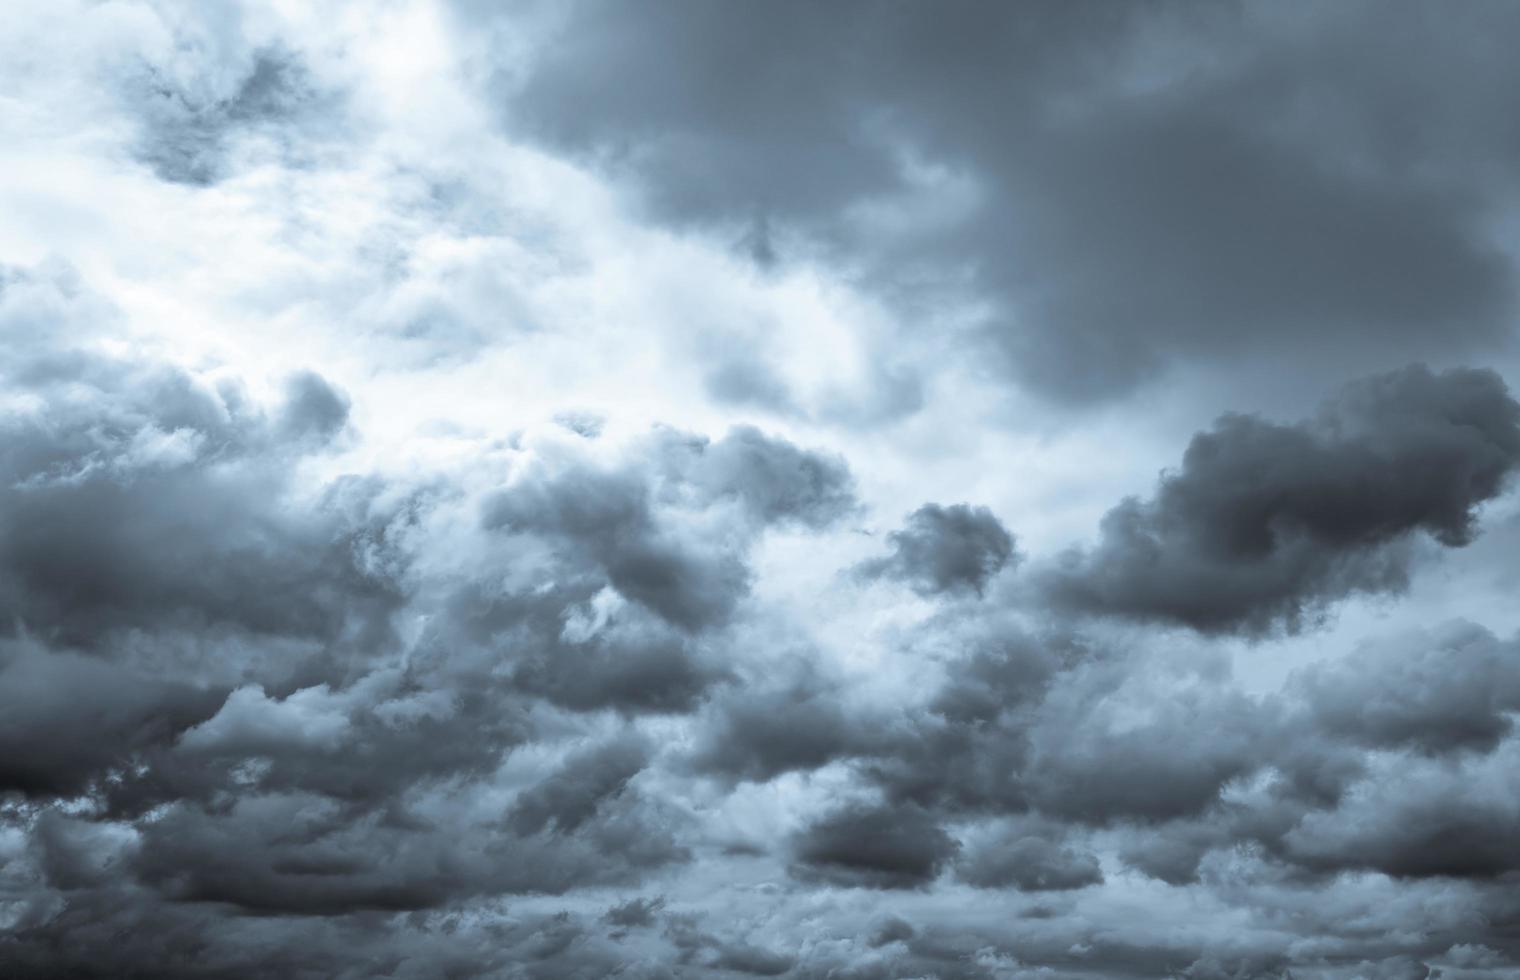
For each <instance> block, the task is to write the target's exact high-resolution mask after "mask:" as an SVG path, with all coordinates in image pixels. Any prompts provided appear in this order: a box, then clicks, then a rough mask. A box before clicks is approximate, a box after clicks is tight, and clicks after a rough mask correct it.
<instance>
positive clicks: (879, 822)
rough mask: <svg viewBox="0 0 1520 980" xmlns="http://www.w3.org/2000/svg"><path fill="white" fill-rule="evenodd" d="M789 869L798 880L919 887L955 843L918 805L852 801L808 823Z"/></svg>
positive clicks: (943, 861)
mask: <svg viewBox="0 0 1520 980" xmlns="http://www.w3.org/2000/svg"><path fill="white" fill-rule="evenodd" d="M793 846H794V852H795V857H796V860H795V863H793V864H792V866H791V870H792V873H793V874H794V875H797V876H799V877H801V878H803V879H804V880H812V881H818V882H821V883H826V884H831V885H838V886H842V887H856V888H921V887H924V886H926V885H928V884H929V883H930V882H931V881H933V880H934V879H935V878H936V877H937V876H938V875H939V873H940V870H941V869H942V868H943V867H944V866H945V864H946V862H948V861H949V860H950V858H951V857H953V856H954V854H955V851H956V843H955V841H954V840H953V839H952V838H951V837H950V835H949V834H947V833H945V831H944V830H943V829H941V828H940V827H939V826H938V825H937V824H935V823H934V820H933V818H932V817H931V816H930V815H929V814H928V813H926V812H925V811H924V810H922V809H920V808H918V807H915V806H911V805H906V806H899V807H884V806H869V805H855V806H847V807H844V808H842V809H840V810H838V811H835V812H833V813H829V814H826V815H824V816H823V817H821V818H820V819H818V820H817V821H816V822H814V823H812V824H811V825H809V826H808V827H807V829H806V830H804V831H803V832H802V833H800V834H799V835H798V837H797V839H796V841H795V842H794V845H793Z"/></svg>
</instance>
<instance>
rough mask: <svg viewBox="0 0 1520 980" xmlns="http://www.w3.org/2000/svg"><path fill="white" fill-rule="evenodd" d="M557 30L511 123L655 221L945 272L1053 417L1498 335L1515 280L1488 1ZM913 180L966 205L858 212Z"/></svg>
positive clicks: (1041, 9) (616, 21) (660, 22)
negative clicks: (981, 310)
mask: <svg viewBox="0 0 1520 980" xmlns="http://www.w3.org/2000/svg"><path fill="white" fill-rule="evenodd" d="M460 6H461V7H462V8H464V9H466V10H468V11H469V12H470V15H471V16H474V15H478V14H479V13H480V11H479V10H478V9H476V7H475V5H471V4H467V3H464V4H460ZM526 9H529V10H532V9H535V8H533V7H531V6H530V7H527V8H526ZM558 14H559V16H556V17H538V18H536V19H527V22H528V23H533V24H541V23H551V24H553V25H554V26H553V27H552V28H547V29H544V30H543V31H542V32H541V34H540V36H538V38H537V40H538V45H537V47H536V48H535V51H534V55H533V57H532V59H531V60H530V61H529V63H528V64H527V65H526V66H524V65H522V64H521V63H513V64H512V65H511V67H510V70H503V72H502V73H501V83H500V85H499V86H498V92H499V94H500V98H501V105H502V120H503V125H504V127H505V128H506V129H507V131H508V132H512V133H514V134H516V133H522V134H526V135H528V136H530V137H532V138H534V139H536V140H538V141H540V142H542V143H543V144H545V145H547V146H550V147H553V148H556V149H559V150H563V151H567V152H569V153H572V154H574V155H576V156H577V157H578V158H580V159H583V160H586V161H589V162H591V163H592V164H593V165H594V166H596V167H598V168H599V169H600V170H602V171H603V172H606V173H608V174H610V175H612V176H613V177H614V178H615V179H617V180H619V181H622V182H624V183H625V184H626V185H628V186H630V187H631V188H632V189H633V190H634V192H635V193H636V195H637V196H638V198H639V199H640V200H641V201H642V202H643V204H644V205H645V207H646V208H647V209H648V210H649V211H650V212H651V213H652V214H654V215H655V216H657V217H658V218H660V219H662V220H666V221H670V222H673V223H675V224H677V225H680V226H692V225H696V226H701V227H709V228H712V227H717V228H730V229H733V228H748V227H751V226H752V225H754V224H755V222H756V220H757V219H756V217H755V216H756V215H758V216H759V219H758V221H759V223H760V227H763V228H765V229H766V230H767V233H766V234H765V236H764V239H763V240H764V241H765V242H766V243H767V245H766V248H765V249H763V251H762V254H763V255H764V256H766V261H767V263H771V262H774V261H776V260H777V259H776V256H777V255H778V252H779V255H780V260H781V261H785V260H786V258H787V255H786V253H785V252H784V251H779V250H778V249H777V247H776V246H775V244H774V242H775V240H776V237H777V235H776V233H777V231H778V229H797V230H799V231H801V232H802V233H803V234H804V235H806V236H810V237H812V238H813V239H816V240H818V241H821V242H823V243H825V246H824V247H825V249H827V250H830V251H831V252H832V253H833V254H836V255H837V256H839V257H840V258H841V260H842V261H844V262H847V263H854V264H860V263H866V264H868V265H871V264H874V265H875V267H876V268H878V269H879V270H880V271H879V273H878V277H879V279H880V281H881V283H882V289H883V290H884V291H885V292H886V293H887V294H888V295H898V294H910V293H913V292H915V291H914V290H908V289H900V288H899V287H896V286H894V285H893V284H894V283H898V282H901V279H902V274H903V271H904V270H905V269H911V270H913V271H914V272H915V273H916V277H917V280H918V282H916V283H915V285H918V284H919V283H922V282H928V283H931V284H938V286H939V288H940V290H941V292H944V291H953V289H954V288H956V287H954V286H952V285H951V284H955V283H961V284H963V283H964V282H965V280H966V277H967V274H968V273H967V270H968V269H969V270H971V271H970V273H969V275H970V278H971V291H972V293H973V294H974V296H975V298H976V299H977V300H981V301H984V302H988V303H991V304H993V305H994V307H995V312H994V313H993V314H992V315H991V317H990V318H989V320H988V322H987V324H986V332H985V338H984V339H985V340H986V342H987V345H988V347H990V348H991V349H992V350H993V351H998V352H1001V354H1002V355H1004V356H1005V358H1006V361H1005V363H1006V366H1007V368H1008V370H1009V371H1010V372H1011V373H1012V374H1013V375H1014V376H1015V377H1016V378H1017V379H1018V380H1019V381H1020V382H1021V383H1022V384H1024V385H1026V386H1029V387H1031V388H1034V389H1036V390H1039V391H1040V392H1042V393H1043V394H1045V395H1047V396H1050V397H1052V398H1054V399H1056V400H1059V401H1075V402H1086V401H1090V400H1102V399H1111V398H1114V397H1116V396H1118V395H1121V394H1123V393H1124V392H1126V391H1128V390H1130V389H1132V388H1133V387H1134V386H1135V385H1137V384H1139V383H1141V382H1143V381H1146V380H1148V379H1150V378H1153V377H1155V376H1156V375H1157V374H1159V373H1161V372H1163V371H1165V370H1167V369H1168V368H1170V367H1172V366H1173V365H1175V364H1177V363H1179V362H1182V363H1187V362H1198V361H1206V362H1207V361H1212V362H1214V363H1219V362H1220V361H1221V360H1223V359H1226V358H1229V357H1231V356H1233V355H1238V354H1241V353H1246V352H1250V353H1253V354H1256V355H1258V356H1266V357H1277V358H1291V357H1293V354H1294V351H1295V350H1296V349H1297V346H1298V345H1299V344H1302V343H1313V344H1314V345H1315V349H1316V350H1317V351H1318V352H1319V355H1320V357H1321V358H1322V359H1323V360H1324V361H1326V362H1333V363H1336V364H1338V365H1340V366H1341V367H1342V369H1343V370H1344V369H1345V368H1346V367H1349V366H1350V365H1353V364H1356V363H1358V362H1359V361H1363V360H1365V358H1367V357H1368V356H1376V355H1378V354H1379V353H1380V352H1383V351H1386V350H1389V349H1393V350H1397V351H1399V352H1401V353H1402V355H1403V356H1404V357H1405V358H1410V357H1429V356H1434V355H1438V354H1440V353H1442V352H1443V351H1445V350H1449V349H1451V347H1450V346H1448V345H1454V346H1455V347H1457V348H1463V347H1466V348H1468V349H1481V348H1483V347H1487V348H1490V349H1492V348H1493V347H1494V346H1496V345H1499V344H1502V343H1503V341H1504V336H1505V332H1506V323H1507V317H1508V315H1509V313H1510V311H1511V310H1512V300H1513V294H1514V283H1513V279H1512V277H1511V276H1510V274H1509V271H1508V265H1509V263H1508V262H1507V261H1506V260H1505V259H1504V257H1503V254H1502V252H1501V251H1500V250H1499V249H1498V247H1497V246H1496V244H1495V243H1494V241H1493V240H1492V239H1491V238H1490V237H1489V235H1488V233H1487V231H1486V228H1485V226H1486V224H1487V221H1488V219H1490V218H1493V217H1494V216H1495V215H1497V214H1499V213H1502V205H1501V204H1500V203H1499V202H1500V201H1502V200H1503V199H1504V195H1505V193H1506V192H1507V191H1508V190H1510V189H1511V182H1510V178H1509V176H1508V173H1507V171H1508V169H1509V168H1508V167H1507V165H1506V163H1505V161H1510V160H1513V157H1514V153H1515V149H1516V146H1517V141H1516V140H1515V138H1514V135H1513V133H1512V132H1511V131H1510V128H1508V127H1493V126H1490V125H1488V122H1487V120H1489V119H1491V118H1492V116H1493V112H1494V111H1495V109H1496V108H1497V107H1496V106H1494V103H1493V100H1492V97H1491V96H1490V95H1489V94H1488V93H1490V92H1492V91H1497V90H1502V89H1503V87H1504V86H1506V85H1508V84H1510V83H1512V82H1513V80H1514V72H1513V69H1512V67H1510V66H1509V65H1507V63H1506V62H1505V61H1504V59H1502V57H1500V56H1498V54H1497V52H1492V51H1490V48H1491V45H1488V44H1486V43H1485V40H1484V39H1485V36H1486V35H1488V34H1489V33H1490V32H1492V31H1496V30H1497V31H1501V32H1502V31H1503V30H1504V29H1505V28H1504V26H1502V25H1507V24H1509V23H1510V21H1511V20H1512V11H1510V10H1508V9H1507V8H1505V7H1504V6H1503V5H1495V4H1481V5H1474V6H1471V7H1469V8H1467V9H1466V10H1464V11H1463V14H1462V16H1458V17H1453V18H1442V19H1439V20H1438V21H1437V20H1433V19H1432V18H1429V17H1426V16H1423V15H1422V12H1421V11H1419V10H1418V9H1416V8H1401V10H1400V12H1399V15H1398V16H1392V17H1389V16H1383V15H1382V13H1381V12H1380V11H1379V10H1378V9H1376V8H1375V7H1373V6H1370V5H1364V4H1354V5H1346V6H1342V7H1339V8H1337V9H1336V10H1335V11H1326V10H1325V9H1324V8H1322V7H1317V6H1312V5H1288V6H1286V7H1277V8H1274V9H1273V10H1272V11H1271V12H1267V11H1261V10H1256V9H1252V8H1249V7H1245V8H1238V7H1234V6H1227V7H1219V6H1213V5H1201V4H1187V3H1182V4H1168V5H1163V6H1160V7H1152V8H1144V9H1115V10H1104V11H1094V10H1091V9H1085V8H1072V7H1071V6H1070V5H1066V4H1056V3H1041V4H1035V5H1027V4H1026V5H1020V6H1019V7H1018V8H1017V9H1001V8H994V9H988V8H987V7H985V6H984V5H980V4H975V3H959V2H956V3H949V4H938V5H935V7H934V8H933V9H932V10H930V9H919V8H915V7H913V6H911V5H900V6H894V7H892V9H890V10H886V11H883V10H880V9H879V8H877V7H874V6H872V5H867V4H858V3H843V4H830V5H828V6H827V7H824V8H820V7H818V6H816V5H809V4H801V3H787V4H784V5H782V6H781V7H780V8H779V9H768V10H767V11H765V12H763V13H762V12H759V11H753V12H739V11H722V12H717V11H712V10H708V9H705V6H704V5H702V4H700V3H698V4H676V5H671V6H666V7H664V8H663V9H661V10H658V11H652V10H645V9H643V8H636V9H630V8H627V7H623V6H619V5H616V4H607V3H596V2H585V3H579V4H576V5H574V6H572V7H570V8H569V9H568V10H561V11H559V12H558ZM841 52H848V54H847V55H845V56H841V54H840V53H841ZM1475 55H1476V56H1475ZM783 66H784V67H783ZM1411 108H1413V110H1414V111H1415V112H1418V113H1419V114H1420V116H1421V118H1429V119H1431V120H1440V122H1439V123H1438V124H1432V125H1428V126H1418V127H1413V126H1410V125H1409V124H1408V120H1409V118H1411V116H1410V115H1409V111H1410V109H1411ZM934 167H938V168H941V171H942V172H943V173H948V174H949V175H953V176H954V178H955V179H958V180H960V181H961V182H962V183H964V184H965V185H968V187H969V188H970V190H969V191H968V193H969V194H972V195H974V199H975V202H976V206H975V207H974V208H967V209H965V211H964V212H956V211H954V210H953V209H950V210H949V213H948V214H947V215H946V216H945V217H944V218H942V219H940V220H938V221H935V222H929V223H924V222H911V223H902V224H896V225H894V224H886V223H883V224H882V225H873V224H871V223H869V222H867V221H864V220H863V219H862V217H861V216H862V215H864V214H867V213H871V211H870V209H872V208H877V209H882V208H891V207H893V206H896V207H900V208H902V209H903V210H904V211H908V212H912V211H913V209H914V208H915V207H924V205H923V203H922V202H923V201H925V200H933V198H934V194H935V193H936V190H937V188H935V187H934V186H933V185H928V186H925V182H926V180H928V179H929V178H926V177H924V176H923V173H924V171H925V170H928V169H929V168H934ZM931 172H932V171H931ZM941 179H942V180H943V179H947V178H944V177H941ZM921 229H922V230H921ZM729 234H736V232H733V231H730V232H729ZM931 288H932V287H931ZM919 291H921V288H920V290H919ZM902 298H903V299H904V301H905V302H907V303H909V304H910V305H911V298H910V297H906V296H904V297H902ZM1433 328H1434V329H1433ZM1437 335H1439V337H1440V339H1439V340H1437Z"/></svg>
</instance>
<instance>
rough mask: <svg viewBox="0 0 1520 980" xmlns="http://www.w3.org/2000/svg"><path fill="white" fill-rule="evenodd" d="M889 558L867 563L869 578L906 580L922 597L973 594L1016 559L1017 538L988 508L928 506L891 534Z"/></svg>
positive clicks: (863, 569) (861, 570) (865, 572)
mask: <svg viewBox="0 0 1520 980" xmlns="http://www.w3.org/2000/svg"><path fill="white" fill-rule="evenodd" d="M887 548H888V549H889V550H890V552H891V554H889V555H888V556H887V557H885V558H877V559H873V560H871V561H868V562H865V563H864V564H862V565H861V566H860V568H859V573H860V574H861V575H862V576H864V577H866V578H891V579H897V580H900V581H904V582H907V583H908V585H909V587H910V588H912V589H913V591H914V592H917V593H919V594H920V595H925V596H928V595H934V594H936V593H941V592H956V591H962V592H972V593H975V594H976V595H978V596H980V595H981V594H982V591H983V590H984V589H985V588H986V587H987V581H988V580H989V579H991V578H992V577H993V576H994V575H996V574H997V573H998V572H1000V571H1002V570H1003V567H1004V566H1005V565H1007V564H1008V563H1009V561H1010V560H1011V559H1012V558H1014V550H1013V536H1012V535H1011V534H1009V533H1008V531H1007V529H1006V528H1004V527H1003V525H1002V524H1001V523H999V522H998V519H997V518H996V517H994V516H993V515H992V512H991V511H989V510H988V509H987V508H985V507H970V506H967V505H966V504H952V505H951V506H949V507H941V506H940V505H939V504H924V505H923V506H922V507H920V508H919V509H918V510H915V511H914V512H913V513H911V514H909V515H908V519H907V521H906V523H905V525H904V527H903V529H902V530H900V531H893V532H892V533H890V534H888V535H887Z"/></svg>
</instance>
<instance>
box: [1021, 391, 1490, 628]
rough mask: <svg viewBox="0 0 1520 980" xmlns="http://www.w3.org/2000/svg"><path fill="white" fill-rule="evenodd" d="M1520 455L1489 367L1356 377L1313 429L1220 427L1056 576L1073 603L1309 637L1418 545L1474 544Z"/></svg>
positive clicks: (1056, 591) (1256, 422) (1246, 424)
mask: <svg viewBox="0 0 1520 980" xmlns="http://www.w3.org/2000/svg"><path fill="white" fill-rule="evenodd" d="M1517 462H1520V405H1517V404H1516V403H1515V401H1514V399H1512V398H1511V397H1510V396H1509V392H1508V390H1507V389H1506V387H1505V385H1504V382H1503V381H1502V380H1501V379H1500V378H1499V376H1498V375H1497V374H1494V373H1493V372H1491V371H1477V370H1453V371H1447V372H1443V373H1439V374H1436V373H1432V372H1431V371H1429V370H1428V369H1426V368H1424V367H1418V366H1416V367H1409V368H1406V369H1404V370H1402V371H1398V372H1394V373H1392V374H1385V375H1379V376H1377V377H1373V378H1368V379H1366V380H1363V381H1360V382H1357V383H1356V384H1353V385H1351V386H1350V387H1348V388H1347V389H1345V390H1344V391H1343V392H1342V393H1341V394H1340V395H1339V396H1338V397H1336V398H1335V399H1332V400H1331V401H1329V402H1327V403H1326V404H1325V405H1324V406H1323V407H1322V408H1321V411H1320V413H1319V414H1318V416H1317V417H1315V418H1314V419H1313V420H1312V421H1310V422H1306V423H1302V424H1298V425H1280V424H1276V423H1272V422H1268V421H1265V420H1263V419H1259V418H1255V417H1252V416H1244V415H1230V416H1225V417H1224V418H1221V419H1220V420H1219V421H1218V422H1216V423H1215V425H1214V427H1213V428H1212V429H1211V430H1210V431H1208V432H1203V433H1200V434H1198V435H1197V436H1194V437H1193V440H1192V442H1191V443H1190V444H1189V445H1188V448H1187V452H1186V453H1184V454H1183V457H1182V466H1181V467H1180V469H1178V470H1177V471H1175V472H1170V473H1166V474H1164V475H1163V476H1162V478H1161V482H1160V485H1159V486H1158V488H1157V490H1156V493H1155V496H1154V497H1152V498H1151V499H1149V500H1144V501H1142V500H1139V499H1135V498H1131V499H1128V500H1126V501H1124V502H1123V503H1121V504H1120V505H1119V506H1117V507H1115V508H1114V509H1113V510H1111V511H1109V512H1108V514H1107V515H1106V516H1105V517H1104V518H1103V526H1102V540H1101V543H1100V544H1099V545H1098V547H1096V548H1095V549H1093V550H1091V551H1075V552H1072V553H1070V554H1068V555H1067V556H1065V558H1064V559H1063V561H1062V562H1061V565H1060V567H1058V568H1056V569H1053V570H1052V571H1050V572H1049V573H1048V575H1047V580H1046V591H1047V594H1048V595H1049V597H1050V598H1051V599H1052V600H1053V601H1055V602H1057V603H1060V604H1063V605H1066V606H1069V607H1071V608H1074V609H1079V610H1084V611H1090V612H1099V613H1111V614H1117V615H1124V616H1134V617H1138V618H1144V619H1157V620H1163V621H1171V622H1177V623H1182V624H1185V625H1188V626H1192V627H1194V628H1195V629H1199V630H1203V631H1206V632H1224V631H1229V630H1242V631H1246V632H1257V633H1260V632H1263V631H1265V630H1267V629H1269V628H1271V627H1273V626H1276V625H1286V626H1287V627H1288V628H1289V629H1298V628H1299V627H1300V626H1301V625H1302V624H1303V622H1304V621H1305V619H1306V618H1312V617H1314V616H1315V615H1317V614H1319V613H1320V612H1322V611H1323V610H1324V609H1325V607H1326V606H1328V605H1329V604H1330V603H1332V602H1334V601H1335V600H1337V599H1339V598H1341V597H1343V596H1346V595H1348V594H1351V593H1356V592H1393V591H1398V590H1400V589H1402V588H1404V587H1406V585H1407V583H1408V577H1409V564H1410V560H1411V559H1410V554H1409V547H1408V546H1409V545H1410V544H1411V537H1412V536H1413V535H1415V534H1416V533H1417V532H1422V531H1423V532H1425V533H1426V534H1428V535H1429V536H1430V537H1432V538H1434V539H1435V540H1436V541H1437V542H1439V543H1440V544H1442V545H1445V546H1447V547H1460V546H1462V545H1465V544H1467V543H1468V542H1469V541H1470V540H1471V538H1472V535H1473V524H1474V509H1475V508H1476V507H1477V506H1478V505H1480V504H1482V503H1484V502H1486V501H1489V500H1491V499H1493V498H1494V497H1496V496H1497V495H1498V494H1499V493H1500V492H1501V490H1503V489H1504V486H1505V482H1506V480H1507V478H1508V476H1509V474H1510V473H1511V471H1512V470H1513V469H1514V468H1515V466H1516V464H1517Z"/></svg>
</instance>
